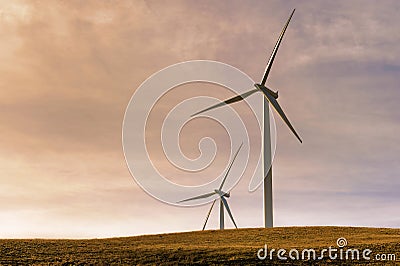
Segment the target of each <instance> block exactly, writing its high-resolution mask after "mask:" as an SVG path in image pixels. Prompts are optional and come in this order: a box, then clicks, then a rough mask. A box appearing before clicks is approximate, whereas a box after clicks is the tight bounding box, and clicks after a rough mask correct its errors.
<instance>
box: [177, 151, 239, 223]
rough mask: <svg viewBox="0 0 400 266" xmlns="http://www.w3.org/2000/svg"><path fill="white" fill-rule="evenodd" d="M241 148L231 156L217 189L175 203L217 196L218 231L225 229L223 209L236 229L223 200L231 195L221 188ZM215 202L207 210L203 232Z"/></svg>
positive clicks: (226, 203) (227, 206) (230, 213)
mask: <svg viewBox="0 0 400 266" xmlns="http://www.w3.org/2000/svg"><path fill="white" fill-rule="evenodd" d="M242 146H243V143H242V144H241V145H240V146H239V148H238V150H237V151H236V153H235V155H234V156H233V159H232V161H231V162H230V164H229V167H228V170H227V171H226V174H225V176H224V178H223V179H222V182H221V185H220V186H219V188H218V189H215V190H214V191H213V192H210V193H206V194H203V195H200V196H196V197H193V198H189V199H185V200H181V201H178V202H177V203H181V202H185V201H190V200H197V199H203V198H208V197H211V196H213V195H215V194H217V195H219V200H220V203H219V229H221V230H223V229H224V228H225V221H224V208H225V209H226V211H227V212H228V214H229V217H230V218H231V220H232V222H233V224H234V225H235V227H236V228H237V225H236V222H235V220H234V219H233V215H232V212H231V210H230V208H229V205H228V202H227V201H226V199H225V198H229V197H230V196H231V195H230V192H224V191H222V187H223V186H224V184H225V180H226V178H227V177H228V174H229V171H230V170H231V168H232V165H233V162H234V161H235V159H236V157H237V155H238V153H239V151H240V149H241V148H242ZM216 201H217V199H215V200H214V201H213V203H212V204H211V208H210V210H209V211H208V213H207V216H206V220H205V222H204V225H203V230H204V229H205V228H206V225H207V221H208V218H209V217H210V214H211V211H212V208H213V207H214V205H215V202H216Z"/></svg>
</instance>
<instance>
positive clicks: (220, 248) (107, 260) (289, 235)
mask: <svg viewBox="0 0 400 266" xmlns="http://www.w3.org/2000/svg"><path fill="white" fill-rule="evenodd" d="M339 237H345V238H346V239H347V241H348V245H347V246H346V247H345V249H344V250H346V249H349V248H357V249H358V250H360V252H362V250H363V249H365V248H369V249H371V250H372V251H373V252H372V253H371V255H370V257H371V261H369V264H373V265H396V264H397V265H399V264H400V229H385V228H359V227H279V228H273V229H261V228H254V229H237V230H235V229H232V230H224V231H219V230H211V231H204V232H201V231H200V232H187V233H174V234H162V235H146V236H135V237H124V238H109V239H89V240H65V239H60V240H46V239H26V240H11V239H4V240H0V264H1V265H17V264H18V265H25V264H35V265H54V264H56V265H110V264H114V265H116V264H127V265H135V264H136V265H137V264H152V265H159V264H164V265H165V264H167V265H177V264H179V265H188V264H200V265H204V264H221V265H243V264H244V265H253V264H264V265H265V264H286V265H310V264H319V265H326V264H331V265H350V264H359V265H364V264H366V263H367V262H368V261H365V260H363V259H360V261H356V260H350V259H349V260H347V261H345V260H342V261H341V260H339V259H337V260H335V261H331V260H329V259H328V258H327V255H326V256H325V257H324V259H322V260H300V261H293V260H291V259H290V258H289V259H288V261H286V262H285V261H279V260H278V259H277V257H276V252H275V253H274V260H273V263H271V261H270V260H269V259H266V260H265V261H260V260H258V258H257V255H256V254H257V251H258V250H259V249H260V248H262V247H263V246H264V244H268V250H270V249H272V248H275V249H276V250H278V249H280V248H285V249H287V252H289V250H290V249H291V248H296V249H298V250H299V251H300V256H301V251H302V250H303V249H305V248H313V249H315V250H317V256H319V254H320V252H318V251H321V250H322V249H323V248H329V246H332V247H335V248H336V247H337V245H336V240H337V239H338V238H339ZM378 253H380V254H395V255H396V261H397V263H396V262H393V261H391V262H385V263H383V262H381V261H376V260H375V255H376V254H378ZM286 256H288V254H287V253H286ZM360 256H361V254H360Z"/></svg>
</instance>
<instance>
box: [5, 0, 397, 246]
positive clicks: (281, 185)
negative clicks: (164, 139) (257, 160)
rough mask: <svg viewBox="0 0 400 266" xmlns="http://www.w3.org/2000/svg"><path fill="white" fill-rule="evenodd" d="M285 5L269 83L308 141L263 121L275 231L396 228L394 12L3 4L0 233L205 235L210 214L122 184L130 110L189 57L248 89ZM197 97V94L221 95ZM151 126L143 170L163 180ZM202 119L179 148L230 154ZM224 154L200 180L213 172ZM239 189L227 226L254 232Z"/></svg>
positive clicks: (327, 7)
mask: <svg viewBox="0 0 400 266" xmlns="http://www.w3.org/2000/svg"><path fill="white" fill-rule="evenodd" d="M293 8H296V12H295V14H294V16H293V18H292V21H291V24H290V26H289V28H288V30H287V33H286V35H285V38H284V40H283V43H282V45H281V47H280V50H279V53H278V55H277V58H276V60H275V63H274V66H273V68H272V70H271V73H270V76H269V80H268V84H269V85H270V86H271V88H274V89H276V90H279V102H280V103H281V105H282V106H283V107H284V109H285V112H286V114H287V115H288V117H289V118H290V120H291V121H292V123H293V125H294V126H295V128H296V130H297V131H298V132H299V134H300V135H301V136H302V138H303V141H304V142H303V144H300V143H298V141H297V140H296V138H295V137H294V136H293V135H292V133H291V132H290V130H289V129H288V128H287V126H286V125H285V124H284V123H283V122H282V121H281V120H280V119H279V117H278V116H277V115H275V120H276V127H277V135H278V137H277V150H276V154H275V159H274V168H273V169H274V177H273V184H274V195H273V196H274V215H275V216H274V223H275V226H312V225H343V226H369V227H396V228H398V227H400V217H399V216H398V215H397V214H398V213H400V204H399V203H400V193H399V192H398V191H399V189H400V179H399V172H400V163H399V154H400V146H399V143H400V134H399V132H400V124H399V122H400V109H399V108H398V103H399V102H400V89H399V88H398V84H400V75H399V74H400V64H399V62H400V46H399V45H398V44H399V42H400V32H399V31H398V28H397V25H399V24H400V17H399V16H398V13H399V11H400V3H399V2H398V1H331V2H327V1H301V2H299V1H229V2H228V1H215V2H213V1H175V0H173V1H169V4H168V5H165V4H163V3H161V2H159V1H139V0H138V1H85V2H82V1H57V2H55V1H49V2H43V1H12V2H10V1H0V34H1V36H3V38H2V42H1V43H0V132H1V136H2V137H1V138H0V169H1V171H0V238H95V237H112V236H130V235H142V234H154V233H166V232H179V231H193V230H199V229H201V227H202V224H203V221H204V218H205V215H206V213H207V211H208V208H209V205H202V206H198V207H190V208H189V207H176V206H172V205H168V204H165V203H163V202H160V201H158V200H156V199H154V198H153V197H151V196H150V195H148V194H147V193H146V192H144V191H143V190H142V189H141V188H140V187H139V185H138V184H137V183H136V182H135V181H134V179H133V178H132V176H131V175H130V173H129V171H128V168H127V166H126V163H125V159H124V153H123V149H122V140H121V134H122V121H123V117H124V113H125V109H126V107H127V104H128V102H129V100H130V98H131V96H132V95H133V93H134V92H135V90H136V89H137V88H138V87H139V86H140V84H141V83H142V82H143V81H144V80H146V79H147V78H148V77H149V76H150V75H152V74H154V73H155V72H157V71H159V70H161V69H163V68H165V67H167V66H169V65H171V64H175V63H179V62H184V61H188V60H195V59H207V60H215V61H220V62H224V63H227V64H230V65H232V66H234V67H236V68H238V69H240V70H241V71H243V72H245V73H247V74H248V75H249V76H250V77H252V78H253V79H254V80H256V81H258V80H260V79H261V77H262V74H263V71H264V67H265V65H266V62H267V60H268V57H269V54H270V52H271V51H272V49H273V46H274V44H275V41H276V38H277V36H278V35H279V33H280V31H281V29H282V27H283V24H284V23H285V21H286V19H287V18H288V16H289V14H290V12H291V11H292V9H293ZM207 86H208V85H204V86H203V87H202V88H203V89H202V90H201V92H202V93H204V95H209V94H213V95H215V96H216V97H220V98H221V99H225V98H226V96H229V95H231V94H229V91H227V90H226V89H224V88H215V87H212V88H211V87H207ZM178 89H179V88H178ZM181 89H182V88H181ZM188 91H190V89H188ZM193 91H194V90H193ZM196 91H197V92H196V93H198V90H196ZM193 93H194V92H193ZM175 95H180V94H179V93H177V92H175ZM183 95H184V94H183ZM168 97H169V98H170V99H171V100H168ZM176 97H177V98H179V97H178V96H174V94H173V92H171V95H167V96H166V98H165V99H164V100H163V102H161V104H162V103H164V104H167V105H168V104H169V106H170V107H171V104H173V103H174V102H175V103H176ZM181 98H182V97H180V98H179V99H181ZM173 99H175V101H174V100H173ZM161 100H162V99H161ZM236 108H238V110H239V111H240V110H242V111H245V110H246V105H245V103H240V104H237V107H236ZM160 110H163V109H162V108H161V109H160ZM152 117H153V119H154V120H153V121H154V127H152V130H153V131H154V132H153V131H152V132H153V133H154V134H151V135H150V136H149V145H150V146H152V148H150V150H151V151H152V152H151V153H152V154H153V156H154V162H155V163H156V164H157V163H158V164H159V167H160V169H164V170H165V172H166V174H167V175H168V173H169V175H170V176H173V175H172V174H171V173H173V171H175V170H176V169H172V168H171V167H168V165H166V161H165V158H163V156H161V155H162V154H160V152H161V151H160V148H159V147H157V146H156V144H157V143H158V141H159V139H157V138H158V137H159V134H157V132H158V131H157V125H158V130H159V125H160V117H159V116H158V115H157V113H153V114H152ZM198 120H199V121H198V124H197V126H195V125H193V123H192V124H188V125H187V128H184V130H183V132H182V135H183V139H182V141H181V142H182V143H181V144H182V147H183V152H184V153H187V154H188V156H195V155H196V154H198V149H197V143H196V141H195V140H197V139H198V138H200V137H202V136H208V135H211V136H213V137H214V138H215V140H216V142H218V141H221V143H222V144H220V145H219V146H220V147H225V146H226V143H227V142H226V141H227V134H226V132H224V131H223V129H222V128H221V127H220V126H218V125H217V124H215V123H212V121H200V120H201V119H198ZM201 125H204V126H201ZM194 133H196V137H195V138H192V137H191V136H193V135H192V134H194ZM185 134H187V135H186V137H185V136H184V135H185ZM221 151H222V154H219V155H218V156H217V157H216V160H215V162H214V163H215V164H214V167H213V168H210V169H207V170H206V171H207V172H206V173H207V174H206V175H205V176H209V175H210V174H211V175H212V174H213V173H217V174H218V173H220V172H221V171H223V169H224V167H225V165H226V163H227V161H228V160H229V154H227V153H226V152H224V151H226V149H222V150H221ZM171 169H172V170H171ZM168 171H170V172H168ZM171 171H172V172H171ZM185 178H186V179H185ZM185 178H183V177H182V179H179V180H178V181H182V182H183V183H185V182H189V183H190V181H187V180H188V179H187V177H185ZM178 181H177V182H178ZM206 181H209V179H207V178H206V177H204V182H206ZM248 181H249V180H248V179H247V178H246V177H245V178H243V179H242V180H241V181H240V182H239V183H238V184H237V186H236V187H235V188H234V189H233V190H232V197H231V198H230V199H229V204H230V206H231V209H232V212H233V214H234V217H235V220H236V222H237V224H238V226H239V227H261V226H262V225H263V220H262V194H261V193H262V191H261V190H257V191H256V192H253V193H249V192H248V190H247V188H248ZM196 182H197V181H196ZM185 184H186V183H185ZM217 216H218V215H217V211H216V210H214V212H213V213H212V215H211V217H210V223H209V225H208V228H217V224H218V220H217V219H218V217H217ZM226 225H227V227H228V228H232V226H233V225H232V224H231V223H230V221H227V222H226Z"/></svg>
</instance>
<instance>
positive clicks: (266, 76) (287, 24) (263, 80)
mask: <svg viewBox="0 0 400 266" xmlns="http://www.w3.org/2000/svg"><path fill="white" fill-rule="evenodd" d="M295 10H296V9H293V12H292V14H291V15H290V17H289V19H288V20H287V21H286V24H285V26H284V27H283V29H282V32H281V35H279V38H278V41H277V42H276V44H275V47H274V50H273V51H272V54H271V57H270V58H269V61H268V64H267V67H266V68H265V72H264V77H263V79H262V81H261V85H265V82H266V81H267V78H268V74H269V72H270V71H271V67H272V64H273V63H274V59H275V56H276V53H277V52H278V49H279V45H280V44H281V41H282V39H283V35H284V34H285V31H286V29H287V27H288V26H289V22H290V20H291V19H292V16H293V14H294V11H295Z"/></svg>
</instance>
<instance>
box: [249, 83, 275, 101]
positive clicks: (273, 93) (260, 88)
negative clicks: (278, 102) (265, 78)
mask: <svg viewBox="0 0 400 266" xmlns="http://www.w3.org/2000/svg"><path fill="white" fill-rule="evenodd" d="M254 87H256V88H257V89H259V90H260V91H261V92H263V93H264V94H265V93H266V92H268V93H269V94H271V95H272V97H274V98H275V99H278V91H276V92H275V91H273V90H270V89H268V88H267V87H266V86H264V85H261V84H258V83H256V84H254Z"/></svg>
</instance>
